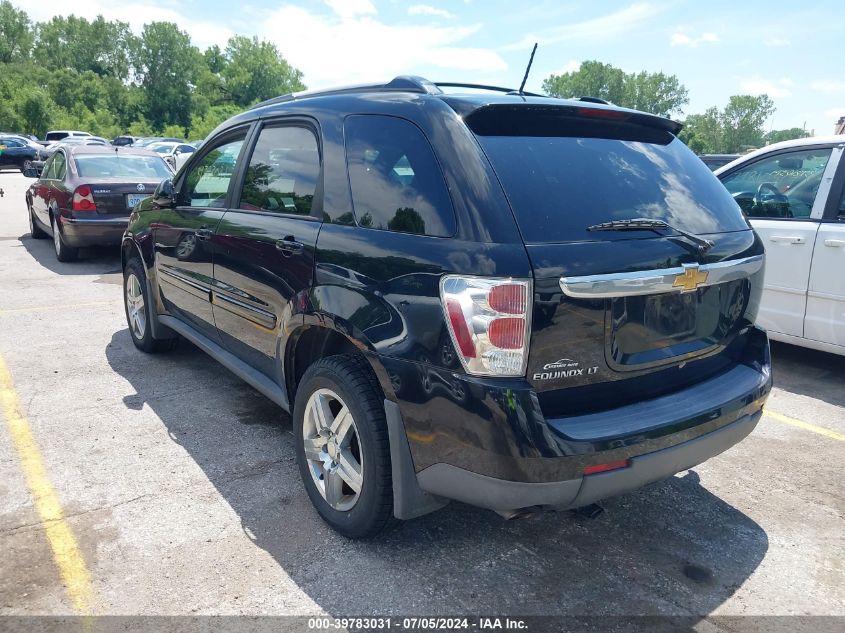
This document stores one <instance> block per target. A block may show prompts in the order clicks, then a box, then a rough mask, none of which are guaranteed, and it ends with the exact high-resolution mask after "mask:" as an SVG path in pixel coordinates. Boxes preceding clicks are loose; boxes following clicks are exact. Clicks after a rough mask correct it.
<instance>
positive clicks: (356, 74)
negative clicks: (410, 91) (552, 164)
mask: <svg viewBox="0 0 845 633" xmlns="http://www.w3.org/2000/svg"><path fill="white" fill-rule="evenodd" d="M338 1H339V0H338ZM259 24H260V26H259V27H258V28H259V32H258V35H259V37H265V38H267V39H269V40H271V41H273V42H274V43H275V44H276V45H277V46H278V47H279V51H280V52H281V53H282V55H284V56H285V59H287V60H288V61H289V62H290V63H291V64H293V65H294V66H295V67H296V68H298V69H300V70H301V71H302V72H303V73H304V74H305V83H306V84H307V85H308V87H309V88H321V87H325V86H328V85H337V84H354V83H360V82H365V81H373V80H382V79H391V78H392V77H394V76H395V75H398V74H413V73H420V72H422V71H423V70H424V69H425V71H430V69H431V67H432V66H433V67H438V68H444V69H457V70H462V71H472V72H474V73H483V72H489V73H501V72H502V71H505V70H507V64H506V63H505V62H504V60H503V59H502V58H501V57H500V56H499V54H498V53H496V52H495V51H492V50H490V49H485V48H476V47H468V46H461V42H464V41H465V40H466V39H467V38H469V37H470V36H472V35H474V34H475V33H476V32H478V30H479V29H480V28H481V26H480V25H471V26H452V27H442V26H429V25H413V24H397V25H391V24H386V23H384V22H382V21H380V20H378V19H376V18H373V17H370V16H369V15H356V16H353V17H340V16H329V17H327V16H326V15H322V14H316V13H312V12H311V11H309V10H307V9H304V8H302V7H297V6H292V5H285V6H282V7H280V8H279V9H276V10H275V11H271V12H268V13H267V14H266V15H264V16H263V17H262V19H261V20H259ZM315 42H319V43H320V45H319V46H315V45H314V43H315ZM429 78H430V79H432V80H436V79H437V77H436V76H435V77H429Z"/></svg>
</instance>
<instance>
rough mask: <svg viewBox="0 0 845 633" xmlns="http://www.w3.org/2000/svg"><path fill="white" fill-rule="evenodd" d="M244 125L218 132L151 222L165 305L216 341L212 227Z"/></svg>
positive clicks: (225, 198) (224, 202)
mask: <svg viewBox="0 0 845 633" xmlns="http://www.w3.org/2000/svg"><path fill="white" fill-rule="evenodd" d="M248 130H249V128H248V126H245V127H242V128H238V129H236V130H233V131H232V132H231V133H228V134H226V135H225V136H223V137H219V138H217V139H216V140H214V141H213V142H211V143H210V144H209V145H208V147H206V148H204V151H203V155H202V156H200V157H199V159H198V160H197V161H195V162H194V163H193V164H192V165H191V167H190V169H189V170H187V171H186V172H185V173H184V174H182V175H181V176H180V178H179V180H178V181H177V182H176V183H175V184H176V187H177V188H178V191H179V193H178V196H177V204H176V206H175V207H174V208H171V209H162V210H161V213H160V215H159V220H158V223H157V224H156V228H155V252H156V257H155V259H156V263H155V265H156V271H157V272H158V280H159V288H160V290H161V294H162V297H163V300H164V303H165V306H166V307H167V309H168V311H170V312H171V313H172V314H174V315H175V316H178V317H179V318H181V319H182V320H184V321H186V322H187V323H189V324H190V325H192V326H193V327H194V328H195V329H197V330H198V331H199V332H201V333H202V334H204V335H206V336H207V337H209V338H211V339H212V340H213V341H215V342H218V343H219V338H218V336H217V329H216V327H215V325H214V316H213V314H212V309H211V287H212V281H213V275H214V272H213V262H214V254H215V247H216V245H215V242H214V239H213V237H214V232H215V230H216V229H217V225H218V223H219V222H220V218H222V217H223V214H224V213H225V212H226V207H227V206H228V204H229V200H230V199H231V188H232V183H233V182H234V176H235V173H236V171H237V169H238V167H239V165H240V160H241V154H242V151H243V146H244V142H245V140H246V136H247V132H248Z"/></svg>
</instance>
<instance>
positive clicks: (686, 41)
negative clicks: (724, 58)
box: [672, 31, 719, 48]
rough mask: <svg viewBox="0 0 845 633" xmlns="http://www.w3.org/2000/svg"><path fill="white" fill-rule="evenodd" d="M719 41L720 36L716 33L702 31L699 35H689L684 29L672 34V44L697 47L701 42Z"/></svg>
mask: <svg viewBox="0 0 845 633" xmlns="http://www.w3.org/2000/svg"><path fill="white" fill-rule="evenodd" d="M718 41H719V36H718V35H716V34H715V33H710V32H707V33H702V34H701V35H698V36H689V35H687V34H686V33H684V32H683V31H675V33H673V34H672V46H689V47H691V48H696V47H697V46H700V45H701V44H715V43H716V42H718Z"/></svg>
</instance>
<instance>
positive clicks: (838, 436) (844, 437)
mask: <svg viewBox="0 0 845 633" xmlns="http://www.w3.org/2000/svg"><path fill="white" fill-rule="evenodd" d="M766 415H767V416H768V417H770V418H772V419H773V420H777V421H778V422H783V423H784V424H790V425H792V426H794V427H797V428H799V429H804V430H805V431H812V432H813V433H818V434H819V435H823V436H825V437H829V438H830V439H832V440H839V441H840V442H845V433H839V432H838V431H833V430H831V429H826V428H824V427H823V426H817V425H815V424H810V423H809V422H804V421H803V420H796V419H795V418H790V417H789V416H788V415H783V414H782V413H777V412H775V411H771V410H769V409H766Z"/></svg>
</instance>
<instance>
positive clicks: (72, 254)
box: [50, 215, 79, 262]
mask: <svg viewBox="0 0 845 633" xmlns="http://www.w3.org/2000/svg"><path fill="white" fill-rule="evenodd" d="M50 226H51V227H52V229H53V248H54V249H55V250H56V259H58V260H59V261H60V262H72V261H75V260H76V258H77V256H78V255H79V251H78V250H77V249H75V248H73V247H71V246H68V245H67V244H66V243H65V238H64V237H63V236H62V232H61V230H60V229H59V224H58V222H56V218H55V217H53V216H52V215H51V216H50Z"/></svg>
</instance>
